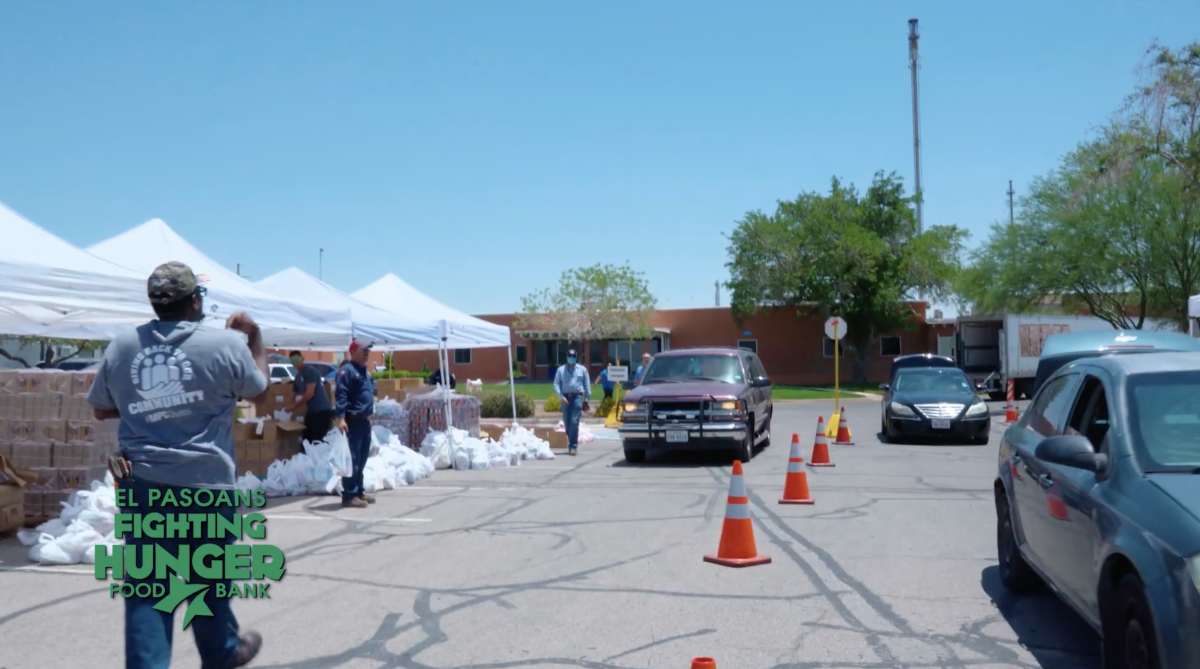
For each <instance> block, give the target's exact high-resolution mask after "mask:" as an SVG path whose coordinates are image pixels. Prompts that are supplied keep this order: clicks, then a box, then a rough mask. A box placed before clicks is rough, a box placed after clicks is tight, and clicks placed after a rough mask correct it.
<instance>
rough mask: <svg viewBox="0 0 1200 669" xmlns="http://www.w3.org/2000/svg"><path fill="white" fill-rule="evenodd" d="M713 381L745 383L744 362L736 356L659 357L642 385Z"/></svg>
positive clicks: (698, 354)
mask: <svg viewBox="0 0 1200 669" xmlns="http://www.w3.org/2000/svg"><path fill="white" fill-rule="evenodd" d="M689 379H713V380H714V381H723V382H725V383H745V382H746V377H745V374H744V373H743V372H742V361H741V360H740V359H739V358H738V356H736V355H720V354H704V353H697V354H695V355H670V356H659V357H657V358H655V359H654V362H652V363H650V368H649V369H647V370H646V373H645V378H644V379H643V380H642V383H654V382H672V381H675V382H677V381H687V380H689Z"/></svg>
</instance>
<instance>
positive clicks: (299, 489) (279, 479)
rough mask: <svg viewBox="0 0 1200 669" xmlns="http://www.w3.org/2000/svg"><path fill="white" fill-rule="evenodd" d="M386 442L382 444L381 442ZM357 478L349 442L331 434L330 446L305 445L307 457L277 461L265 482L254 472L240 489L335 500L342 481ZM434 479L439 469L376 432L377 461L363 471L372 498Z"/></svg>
mask: <svg viewBox="0 0 1200 669" xmlns="http://www.w3.org/2000/svg"><path fill="white" fill-rule="evenodd" d="M381 437H382V439H381ZM352 473H353V463H352V461H351V459H350V446H349V444H348V443H347V441H346V436H345V435H344V434H342V433H341V432H339V431H338V430H331V431H330V432H329V434H328V435H326V436H325V440H324V441H318V442H311V441H306V442H304V452H303V453H300V454H298V455H295V456H292V458H291V459H290V460H276V461H275V462H272V463H271V466H270V467H268V468H267V476H266V478H264V479H259V478H258V477H256V476H255V475H254V474H251V473H249V472H247V473H245V474H243V475H242V476H241V478H239V479H238V488H239V489H242V490H253V489H254V488H262V489H263V491H264V492H265V493H266V495H267V497H283V496H285V495H312V494H332V493H335V492H340V491H341V488H342V477H344V476H350V475H351V474H352ZM432 474H433V463H432V462H430V461H429V459H428V458H426V457H423V456H422V455H421V454H419V453H416V452H415V451H413V450H412V449H410V448H408V447H406V446H405V445H404V444H402V443H400V439H399V438H398V437H397V436H396V435H394V434H392V433H391V432H390V431H388V430H387V429H386V428H382V427H378V426H376V427H374V428H373V429H372V430H371V455H370V457H368V458H367V463H366V465H365V466H364V467H363V486H364V487H365V488H366V490H367V492H377V491H379V490H391V489H393V488H398V487H400V486H406V485H412V484H413V483H415V482H417V481H418V480H419V479H423V478H429V476H431V475H432Z"/></svg>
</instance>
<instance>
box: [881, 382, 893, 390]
mask: <svg viewBox="0 0 1200 669" xmlns="http://www.w3.org/2000/svg"><path fill="white" fill-rule="evenodd" d="M888 388H891V386H890V385H888V384H886V383H881V384H879V389H880V390H887V389H888Z"/></svg>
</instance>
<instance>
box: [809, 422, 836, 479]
mask: <svg viewBox="0 0 1200 669" xmlns="http://www.w3.org/2000/svg"><path fill="white" fill-rule="evenodd" d="M808 466H809V467H833V466H834V464H833V463H832V462H830V461H829V444H827V443H825V417H824V416H817V440H816V442H814V443H813V452H812V458H811V459H809V461H808Z"/></svg>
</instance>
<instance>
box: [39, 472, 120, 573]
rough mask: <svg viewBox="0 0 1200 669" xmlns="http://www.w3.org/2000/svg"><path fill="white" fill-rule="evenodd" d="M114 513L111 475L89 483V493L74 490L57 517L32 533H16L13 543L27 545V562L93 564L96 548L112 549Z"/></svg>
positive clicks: (115, 511) (114, 542)
mask: <svg viewBox="0 0 1200 669" xmlns="http://www.w3.org/2000/svg"><path fill="white" fill-rule="evenodd" d="M116 513H117V499H116V491H115V490H114V489H113V480H112V474H108V473H106V474H105V475H104V480H103V481H93V482H92V488H91V490H77V491H75V492H73V493H71V497H70V498H69V499H68V500H67V501H66V502H64V503H63V510H62V513H61V514H60V515H59V517H58V518H54V519H52V520H48V521H46V522H44V523H42V524H41V525H38V526H37V529H34V530H21V531H19V532H17V540H18V541H20V542H21V543H22V544H24V545H26V546H30V547H31V548H30V550H29V559H30V560H31V561H33V562H37V563H40V564H79V563H80V562H85V563H87V564H93V563H95V562H96V546H97V545H105V544H106V545H108V546H116V545H118V544H120V543H121V542H119V541H117V540H116V538H115V537H114V536H113V516H115V515H116Z"/></svg>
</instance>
